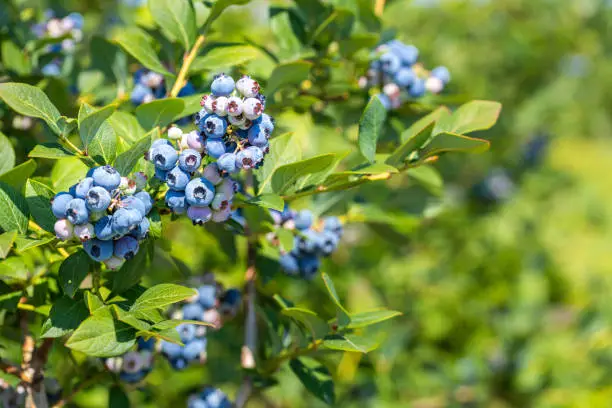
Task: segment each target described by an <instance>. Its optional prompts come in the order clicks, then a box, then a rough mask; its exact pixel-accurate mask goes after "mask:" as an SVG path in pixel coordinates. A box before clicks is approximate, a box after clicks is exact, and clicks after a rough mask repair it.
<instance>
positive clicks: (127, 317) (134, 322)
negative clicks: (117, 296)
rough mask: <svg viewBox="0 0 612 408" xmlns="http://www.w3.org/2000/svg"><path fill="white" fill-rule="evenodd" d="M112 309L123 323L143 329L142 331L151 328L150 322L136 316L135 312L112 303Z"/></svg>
mask: <svg viewBox="0 0 612 408" xmlns="http://www.w3.org/2000/svg"><path fill="white" fill-rule="evenodd" d="M112 310H114V311H115V315H116V316H117V319H119V320H120V321H122V322H123V323H126V324H129V325H130V326H132V327H133V328H135V329H137V330H141V331H143V330H144V331H148V330H151V325H150V324H149V323H147V322H143V321H142V320H140V319H138V317H136V316H135V315H134V314H132V313H130V312H126V311H124V310H123V309H121V308H120V307H119V306H117V305H112Z"/></svg>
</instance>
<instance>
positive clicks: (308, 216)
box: [294, 210, 313, 230]
mask: <svg viewBox="0 0 612 408" xmlns="http://www.w3.org/2000/svg"><path fill="white" fill-rule="evenodd" d="M312 218H313V216H312V212H311V211H309V210H302V211H300V212H298V213H297V215H296V216H295V220H294V222H295V228H297V229H299V230H305V229H308V228H310V227H311V225H312Z"/></svg>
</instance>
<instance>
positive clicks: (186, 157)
mask: <svg viewBox="0 0 612 408" xmlns="http://www.w3.org/2000/svg"><path fill="white" fill-rule="evenodd" d="M201 163H202V155H201V154H200V153H199V152H198V151H197V150H194V149H185V150H183V151H182V152H181V154H180V156H179V167H180V168H181V169H182V170H183V171H186V172H187V173H193V172H194V171H196V170H197V169H198V168H199V167H200V164H201Z"/></svg>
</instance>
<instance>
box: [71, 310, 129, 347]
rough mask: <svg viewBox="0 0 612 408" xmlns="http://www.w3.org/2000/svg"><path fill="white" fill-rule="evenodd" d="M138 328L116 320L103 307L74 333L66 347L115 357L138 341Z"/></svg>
mask: <svg viewBox="0 0 612 408" xmlns="http://www.w3.org/2000/svg"><path fill="white" fill-rule="evenodd" d="M135 335H136V330H134V329H133V328H132V327H130V326H129V325H127V324H125V323H122V322H120V321H118V320H116V319H115V318H114V317H113V315H112V313H111V311H110V310H109V309H108V308H107V307H104V308H101V309H98V310H97V311H96V313H95V314H93V315H92V316H90V317H88V318H87V319H85V321H83V323H81V325H80V326H79V327H78V328H77V329H76V330H75V331H74V333H72V336H70V338H69V339H68V341H67V342H66V347H69V348H71V349H73V350H76V351H80V352H82V353H85V354H87V355H89V356H93V357H113V356H118V355H121V354H123V353H125V352H126V351H128V350H129V349H130V348H132V346H134V344H135V343H136V337H135Z"/></svg>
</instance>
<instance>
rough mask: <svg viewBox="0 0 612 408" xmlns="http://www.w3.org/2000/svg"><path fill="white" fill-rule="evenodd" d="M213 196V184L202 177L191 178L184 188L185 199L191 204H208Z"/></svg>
mask: <svg viewBox="0 0 612 408" xmlns="http://www.w3.org/2000/svg"><path fill="white" fill-rule="evenodd" d="M214 197H215V186H214V185H213V184H212V183H211V182H210V181H208V180H207V179H205V178H204V177H200V178H197V179H193V180H191V181H190V182H189V184H187V187H186V188H185V199H186V200H187V202H188V203H189V204H191V205H195V206H206V205H209V204H210V203H211V202H212V200H213V198H214Z"/></svg>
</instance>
